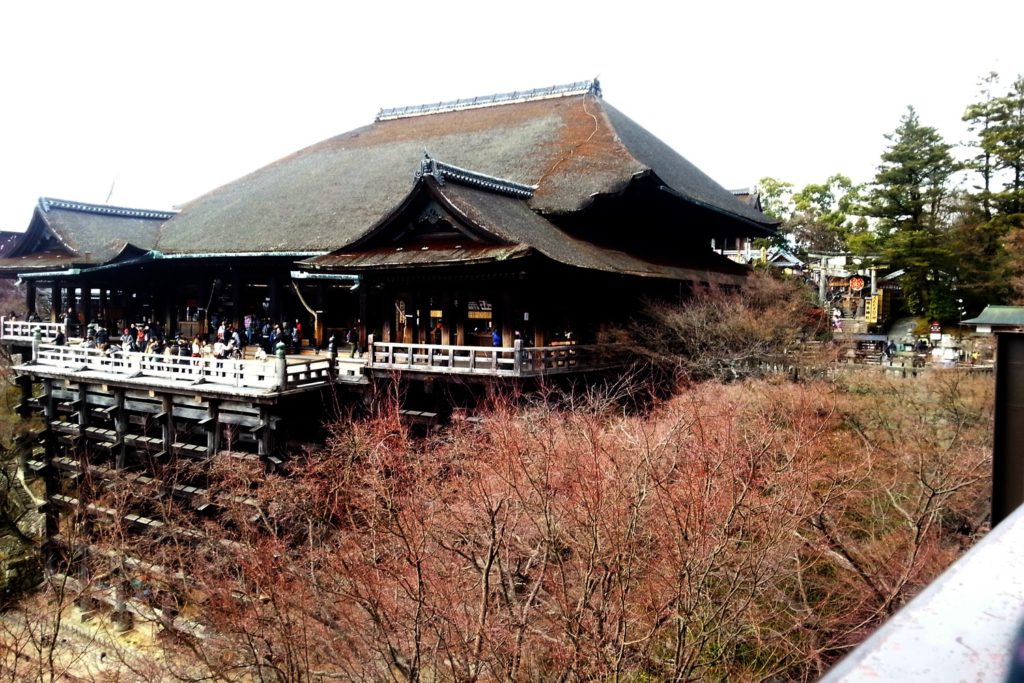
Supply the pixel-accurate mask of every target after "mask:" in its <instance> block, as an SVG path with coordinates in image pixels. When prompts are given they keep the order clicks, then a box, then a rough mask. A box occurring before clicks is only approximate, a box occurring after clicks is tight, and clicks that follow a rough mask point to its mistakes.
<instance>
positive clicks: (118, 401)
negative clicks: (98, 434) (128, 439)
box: [114, 389, 128, 470]
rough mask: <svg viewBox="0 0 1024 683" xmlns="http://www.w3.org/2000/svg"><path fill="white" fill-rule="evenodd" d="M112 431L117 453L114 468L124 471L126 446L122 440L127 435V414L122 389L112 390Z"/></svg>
mask: <svg viewBox="0 0 1024 683" xmlns="http://www.w3.org/2000/svg"><path fill="white" fill-rule="evenodd" d="M114 431H116V432H117V453H116V455H115V459H114V467H115V468H117V469H119V470H120V469H124V466H125V455H126V451H127V448H128V447H127V446H126V445H125V443H124V438H125V436H126V435H127V434H128V413H127V412H126V411H125V409H124V389H115V390H114Z"/></svg>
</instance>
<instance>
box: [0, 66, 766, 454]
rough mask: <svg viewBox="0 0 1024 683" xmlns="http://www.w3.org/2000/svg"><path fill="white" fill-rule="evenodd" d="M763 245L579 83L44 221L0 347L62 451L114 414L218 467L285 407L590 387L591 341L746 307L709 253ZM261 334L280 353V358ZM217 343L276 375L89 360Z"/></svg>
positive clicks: (438, 110)
mask: <svg viewBox="0 0 1024 683" xmlns="http://www.w3.org/2000/svg"><path fill="white" fill-rule="evenodd" d="M775 225H776V221H774V220H773V219H770V218H768V217H766V216H765V215H764V214H762V213H761V212H760V210H759V209H758V207H757V205H756V202H750V201H743V199H742V198H738V197H737V196H736V195H734V194H733V193H732V192H730V191H728V190H726V189H724V188H722V187H721V186H720V185H718V184H717V183H716V182H714V181H713V180H712V179H711V178H709V177H708V176H707V175H705V174H704V173H702V172H701V171H700V170H699V169H697V168H696V167H695V166H694V165H693V164H691V163H690V162H688V161H687V160H686V159H684V158H683V157H682V156H681V155H679V154H678V153H677V152H675V151H674V150H672V149H671V148H670V147H668V146H667V145H666V144H665V143H663V142H661V141H660V140H658V139H657V138H656V137H654V136H653V135H652V134H650V133H649V132H648V131H646V130H644V129H643V128H642V127H640V126H639V125H638V124H636V123H634V122H633V121H632V120H631V119H629V118H628V117H626V116H625V115H624V114H622V113H621V112H619V111H618V110H617V109H615V108H614V107H612V106H611V105H610V104H608V103H607V102H605V101H604V99H603V98H602V94H601V90H600V87H599V85H598V83H597V81H596V80H595V81H584V82H580V83H572V84H568V85H565V86H556V87H550V88H541V89H536V90H529V91H523V92H514V93H505V94H501V95H492V96H487V97H477V98H472V99H467V100H456V101H451V102H442V103H438V104H433V105H424V106H414V107H402V108H396V109H384V110H381V111H380V112H379V114H378V115H377V117H376V120H375V121H374V122H373V123H372V124H370V125H368V126H366V127H363V128H360V129H357V130H354V131H350V132H348V133H344V134H342V135H339V136H337V137H334V138H331V139H329V140H325V141H323V142H320V143H318V144H315V145H312V146H311V147H308V148H306V149H303V150H300V151H298V152H296V153H294V154H292V155H291V156H288V157H285V158H284V159H281V160H279V161H277V162H275V163H272V164H270V165H268V166H266V167H264V168H261V169H259V170H256V171H254V172H253V173H251V174H249V175H247V176H245V177H243V178H240V179H238V180H236V181H233V182H231V183H228V184H227V185H225V186H223V187H220V188H217V189H215V190H213V191H211V192H209V193H208V194H206V195H203V196H201V197H199V198H197V199H195V200H193V201H191V202H189V203H187V204H185V205H184V206H182V207H181V208H180V209H179V210H177V211H173V212H163V211H150V210H144V209H134V208H125V207H115V206H105V205H96V204H88V203H83V202H74V201H65V200H59V199H52V198H41V199H40V200H39V202H38V204H37V206H36V207H35V210H34V213H33V216H32V220H31V222H30V224H29V227H28V230H27V231H26V232H25V233H24V234H23V235H21V236H20V237H13V236H12V237H8V238H7V239H6V241H5V242H4V245H3V246H4V248H3V250H2V252H0V276H3V277H8V278H19V279H20V280H21V281H22V282H24V283H25V286H26V292H27V299H26V305H27V308H28V311H29V319H28V320H10V319H5V320H4V321H3V328H2V334H3V337H2V341H3V342H4V343H6V344H8V345H11V346H13V347H15V350H19V351H21V353H22V357H23V358H24V359H25V363H24V364H22V365H20V366H19V367H18V368H17V370H16V371H17V373H18V374H19V377H20V378H21V379H20V381H22V383H23V385H24V387H23V390H24V395H25V401H24V402H23V406H22V408H23V410H30V409H32V407H33V406H34V408H35V409H37V410H42V411H43V412H44V413H46V414H47V416H48V419H49V421H50V423H51V424H53V423H57V422H61V421H66V417H67V416H65V418H61V417H60V416H59V415H58V414H59V413H60V410H61V406H65V407H66V408H68V410H69V412H70V413H72V414H73V415H74V416H75V420H77V421H76V422H74V423H73V424H72V425H70V426H69V425H64V426H61V427H60V428H61V429H64V430H65V431H68V432H74V436H75V438H79V437H84V436H87V435H88V434H91V433H93V432H90V431H88V430H89V429H90V428H91V427H92V426H93V425H92V422H91V420H93V419H98V420H100V421H103V420H106V421H110V422H117V423H118V424H119V425H120V426H119V427H117V428H116V429H107V428H106V427H103V428H101V429H100V431H101V432H102V433H101V434H99V436H97V437H96V439H95V440H97V441H100V442H101V443H103V444H108V445H110V444H113V447H114V448H116V449H123V448H125V447H126V445H127V443H128V442H127V441H126V438H127V436H128V433H127V430H128V429H129V427H128V425H129V424H131V423H132V420H131V419H129V418H130V417H131V415H128V414H125V415H121V418H122V419H120V421H118V415H119V414H120V413H119V411H121V410H122V409H123V410H127V411H128V413H131V411H132V410H135V411H136V412H141V413H143V414H145V415H148V416H150V417H152V416H159V417H160V419H161V420H163V422H162V423H161V424H162V427H161V428H162V429H163V431H162V432H161V434H160V437H159V438H157V437H156V436H150V437H148V438H152V439H154V440H153V441H152V442H148V441H147V442H145V443H146V444H148V445H147V446H146V447H147V448H150V447H152V448H150V450H153V449H155V450H156V451H158V452H167V453H173V452H175V450H177V451H181V450H182V449H183V448H184V446H185V445H186V444H191V445H193V446H195V447H196V448H197V449H199V450H202V451H203V452H205V453H206V454H208V455H212V454H213V453H215V452H217V450H218V449H220V448H221V444H222V442H223V439H221V438H219V437H217V438H215V436H216V435H217V434H218V433H221V430H222V428H223V427H224V426H225V425H234V427H235V428H240V427H241V428H244V430H243V435H245V436H246V438H244V439H241V441H242V442H245V441H248V442H251V443H253V444H255V446H254V447H253V450H254V451H255V452H256V453H258V455H259V456H261V457H264V456H269V455H270V454H271V453H272V452H273V451H274V450H275V449H276V448H277V447H278V446H276V445H275V441H274V439H271V438H269V436H268V434H269V433H270V432H279V431H280V430H282V429H283V426H282V425H284V424H285V423H286V422H287V420H285V419H284V416H285V415H287V414H289V413H294V412H295V411H294V410H289V409H287V408H286V407H283V406H286V404H288V403H289V402H290V401H291V402H295V401H296V399H294V396H296V395H298V394H302V393H305V392H311V391H318V390H321V389H322V388H323V387H325V386H328V385H336V384H339V383H341V384H346V385H349V386H352V387H355V386H359V385H368V384H370V383H371V382H372V381H373V378H374V376H377V375H387V376H391V375H393V374H394V373H395V372H396V371H401V372H402V373H404V374H405V375H406V376H408V377H420V378H424V379H429V380H434V379H438V378H444V377H448V378H460V379H462V378H476V379H479V380H481V381H486V379H487V378H489V377H537V376H544V375H547V374H554V373H575V372H585V371H587V370H590V369H593V368H595V367H604V366H607V365H608V363H609V358H608V355H607V354H603V353H601V349H602V346H603V343H604V342H605V340H606V338H607V335H606V332H607V331H608V330H609V329H611V328H613V327H615V326H616V325H620V324H622V323H625V322H627V321H628V320H629V318H630V317H631V316H632V315H635V313H636V311H637V310H638V307H639V306H640V304H641V301H642V300H644V299H648V298H658V297H670V298H679V297H685V296H686V294H687V292H688V291H690V289H691V288H693V287H699V286H705V285H721V286H734V285H738V284H740V283H741V282H742V281H743V278H744V276H745V273H746V272H747V270H746V266H744V265H742V264H737V263H735V262H733V261H731V260H729V259H728V258H726V257H724V256H722V255H721V254H719V253H717V252H716V251H715V249H714V248H713V246H712V245H713V244H714V243H718V244H721V243H723V242H724V241H727V240H732V241H736V240H743V239H748V238H757V237H764V236H769V235H771V234H773V232H774V229H775ZM272 324H280V325H281V326H282V330H290V332H288V333H287V336H285V337H284V339H286V340H287V341H289V342H293V341H294V343H293V344H290V345H289V348H288V349H287V352H286V353H285V352H282V353H281V354H280V356H281V357H279V358H278V357H275V351H276V350H278V349H276V348H271V347H270V346H269V345H268V344H267V338H266V337H267V335H266V331H267V330H268V329H269V328H270V326H271V325H272ZM222 326H227V328H228V329H230V328H234V329H235V330H238V331H240V332H242V333H243V334H242V337H243V338H244V339H245V340H246V341H248V342H250V344H249V347H248V348H249V349H250V351H251V349H253V348H256V347H257V346H258V345H260V344H263V345H264V347H265V351H267V352H269V356H270V357H269V358H266V359H264V358H262V357H260V358H255V357H253V356H254V355H255V354H252V353H251V352H250V353H249V354H246V355H245V356H243V357H241V358H232V359H224V358H207V357H204V356H203V355H202V354H200V355H199V356H194V355H192V354H191V353H188V354H186V353H184V352H182V356H187V358H182V357H179V356H177V355H175V357H173V358H171V359H168V358H167V355H166V354H164V355H160V356H157V355H156V354H152V353H149V354H147V353H144V352H141V351H139V352H133V351H128V350H123V349H119V348H114V349H113V350H112V349H111V348H106V349H104V348H93V345H92V344H89V343H83V340H86V339H89V337H90V335H91V334H94V333H96V332H97V331H99V330H103V336H104V337H105V338H106V339H109V342H111V344H110V345H111V346H115V347H116V344H113V342H115V341H116V339H117V338H118V337H119V335H120V334H121V333H122V331H123V330H124V329H125V328H129V327H131V328H133V330H143V329H145V330H147V334H152V335H154V336H159V337H160V338H161V339H164V340H170V339H179V338H180V339H182V340H183V341H182V342H181V348H182V349H183V348H185V345H186V343H188V342H190V341H191V340H194V339H195V338H196V337H199V338H200V339H212V335H214V334H215V333H216V332H217V330H218V329H219V328H221V327H222ZM298 329H301V330H302V331H301V333H298V332H297V330H298ZM275 334H276V338H277V339H281V338H282V333H275ZM54 342H59V343H56V344H55V343H54ZM99 346H101V347H102V346H105V344H99ZM282 347H283V345H282ZM189 351H191V347H189ZM39 382H45V383H47V386H48V388H47V389H46V391H45V392H44V395H45V396H47V397H48V400H50V403H47V402H46V401H42V402H40V400H39V398H38V396H36V394H38V391H34V390H33V389H32V385H33V383H39ZM83 387H85V388H83ZM119 392H120V393H119ZM168 397H170V398H168ZM54 400H56V403H53V401H54ZM83 405H85V406H89V407H90V410H83V409H81V407H82V406H83ZM112 406H114V407H112ZM118 406H120V407H118ZM125 406H127V408H125ZM71 408H74V410H71ZM97 413H98V414H97ZM176 416H177V417H179V418H180V419H178V420H177V421H175V418H176ZM136 417H137V416H136ZM135 421H136V422H139V423H140V424H142V425H143V426H144V427H146V429H155V428H154V427H153V424H154V423H153V421H152V420H149V419H145V420H143V419H136V420H135ZM158 422H159V420H158ZM198 423H201V424H198ZM197 425H198V426H197ZM93 431H95V430H93ZM179 431H180V432H181V434H178V432H179ZM196 435H198V436H196ZM136 436H140V437H141V436H145V435H144V434H141V433H140V434H137V435H136ZM179 437H180V438H179ZM200 437H202V438H200ZM237 437H238V430H237V429H235V430H234V432H233V433H232V439H234V440H235V441H238V438H237ZM85 441H86V442H88V441H89V439H85ZM280 442H281V440H280V439H278V440H277V443H278V444H279V443H280ZM138 443H142V442H139V441H138V440H136V441H135V444H138ZM175 444H179V446H176V445H175ZM256 446H258V448H256Z"/></svg>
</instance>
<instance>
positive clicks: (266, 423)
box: [256, 406, 273, 458]
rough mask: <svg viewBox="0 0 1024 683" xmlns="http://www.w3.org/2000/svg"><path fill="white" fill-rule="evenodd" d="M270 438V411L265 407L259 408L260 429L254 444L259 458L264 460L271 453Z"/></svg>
mask: <svg viewBox="0 0 1024 683" xmlns="http://www.w3.org/2000/svg"><path fill="white" fill-rule="evenodd" d="M272 445H273V444H272V442H271V437H270V411H269V410H267V407H266V406H260V428H259V440H258V441H257V442H256V453H257V454H258V455H259V456H260V458H266V457H268V456H269V455H270V453H271V447H272Z"/></svg>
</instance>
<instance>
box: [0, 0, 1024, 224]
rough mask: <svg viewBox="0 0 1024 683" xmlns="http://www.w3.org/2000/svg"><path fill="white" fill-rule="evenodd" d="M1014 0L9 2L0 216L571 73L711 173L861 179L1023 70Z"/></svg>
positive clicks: (285, 148)
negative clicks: (891, 151)
mask: <svg viewBox="0 0 1024 683" xmlns="http://www.w3.org/2000/svg"><path fill="white" fill-rule="evenodd" d="M1022 26H1024V2H1021V1H1020V0H1016V1H1011V0H1006V1H1003V0H975V2H972V3H961V2H951V1H950V2H943V1H942V0H939V1H937V2H936V1H934V0H933V1H931V2H909V1H901V0H887V1H885V2H875V1H870V0H869V1H865V0H859V1H857V2H820V1H817V2H764V1H763V0H762V1H760V2H744V1H740V0H730V1H729V2H705V3H701V4H699V5H698V4H692V3H685V2H666V3H654V2H622V1H619V2H614V3H602V2H597V1H590V2H563V1H561V0H545V1H543V2H533V1H529V0H518V1H516V2H502V3H498V2H485V1H482V0H477V1H476V2H458V1H455V0H420V1H418V2H410V3H386V2H378V3H372V2H358V3H356V2H351V3H350V2H300V1H298V0H291V1H290V2H279V3H261V2H254V1H252V0H249V1H247V2H227V1H222V2H218V1H214V0H204V1H203V2H191V1H188V0H177V1H176V2H163V3H151V2H139V1H138V0H132V1H131V2H102V1H94V2H81V1H80V0H79V1H75V2H48V1H46V0H32V2H5V3H3V4H2V6H0V94H2V96H3V105H2V108H0V229H6V230H23V229H24V228H25V227H27V224H28V220H29V218H30V217H31V214H32V209H33V206H34V204H35V201H36V199H37V198H38V197H39V196H50V197H57V198H61V199H72V200H79V201H86V202H100V203H102V202H104V201H106V200H107V196H108V193H110V190H111V187H113V192H112V194H111V195H110V203H112V204H118V205H122V206H133V207H143V208H155V209H163V208H169V207H172V206H174V205H178V204H182V203H184V202H187V201H188V200H190V199H193V198H195V197H197V196H199V195H201V194H203V193H205V192H207V191H209V190H211V189H213V188H215V187H217V186H219V185H222V184H224V183H226V182H228V181H230V180H232V179H234V178H237V177H239V176H241V175H244V174H245V173H248V172H249V171H251V170H254V169H256V168H258V167H260V166H262V165H264V164H266V163H269V162H271V161H273V160H275V159H278V158H280V157H282V156H284V155H286V154H288V153H290V152H293V151H295V150H297V149H300V148H302V147H304V146H306V145H309V144H312V143H314V142H317V141H319V140H322V139H324V138H327V137H330V136H332V135H336V134H338V133H342V132H345V131H347V130H350V129H352V128H356V127H359V126H362V125H366V124H368V123H370V122H372V120H373V117H374V116H375V114H376V113H377V110H378V109H379V108H380V107H383V106H397V105H405V104H418V103H423V102H434V101H438V100H444V99H453V98H457V97H468V96H473V95H482V94H488V93H495V92H504V91H508V90H516V89H525V88H531V87H539V86H544V85H552V84H556V83H564V82H572V81H577V80H583V79H588V78H591V77H593V76H597V75H599V76H600V78H601V84H602V87H603V89H604V96H605V99H606V100H607V101H608V102H610V103H611V104H613V105H614V106H615V107H617V108H618V109H619V110H621V111H623V112H624V113H625V114H627V115H628V116H630V117H631V118H633V119H634V120H636V121H637V122H638V123H640V124H641V125H643V126H644V127H646V128H647V129H648V130H650V131H652V132H653V133H655V134H656V135H658V136H659V137H661V138H662V139H663V140H665V141H666V142H667V143H669V144H670V145H672V146H673V147H674V148H675V149H676V150H678V151H679V152H680V153H681V154H683V156H685V157H687V158H688V159H690V161H692V162H694V163H695V164H696V165H697V166H699V167H700V168H702V169H703V170H704V171H705V172H707V173H708V174H709V175H711V176H712V177H713V178H715V179H716V180H718V181H719V182H720V183H721V184H723V185H725V186H726V187H729V188H736V187H744V186H749V185H753V184H754V183H756V181H757V180H758V179H759V178H761V177H763V176H766V175H770V176H774V177H776V178H780V179H783V180H789V181H791V182H794V183H797V184H804V183H808V182H814V181H818V180H823V179H824V178H825V177H827V176H828V175H830V174H831V173H835V172H843V173H846V174H847V175H850V176H852V177H853V178H854V180H858V181H865V180H868V179H870V178H871V176H872V174H873V171H874V168H875V166H876V165H877V163H878V157H879V154H880V153H881V152H882V150H883V149H884V146H885V139H884V137H883V135H884V134H885V133H886V132H890V131H892V130H893V129H894V128H895V127H896V125H897V124H898V122H899V118H900V116H901V115H902V114H903V112H904V111H905V109H906V106H907V105H908V104H912V105H914V106H915V107H916V108H917V109H918V111H919V113H920V117H921V120H922V122H923V123H925V124H926V125H932V126H936V127H937V128H938V129H939V130H940V132H941V133H942V134H943V135H945V136H946V138H947V140H948V141H950V142H959V141H962V140H965V139H966V137H967V133H966V131H965V129H964V128H963V125H962V124H961V123H960V117H961V115H962V113H963V110H964V108H965V107H966V105H967V104H968V103H970V102H971V101H973V100H974V99H975V98H976V93H977V91H978V87H977V82H978V80H979V78H980V77H981V76H982V75H984V74H986V73H988V72H989V71H992V70H995V71H998V72H999V73H1000V74H1001V75H1002V76H1003V79H1004V82H1005V83H1007V84H1008V83H1009V81H1010V80H1012V78H1013V77H1014V76H1016V75H1017V74H1019V73H1024V42H1022V39H1021V30H1022Z"/></svg>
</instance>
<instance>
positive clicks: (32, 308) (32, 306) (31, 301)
mask: <svg viewBox="0 0 1024 683" xmlns="http://www.w3.org/2000/svg"><path fill="white" fill-rule="evenodd" d="M25 311H26V312H27V313H28V314H29V315H32V314H33V313H35V312H36V281H35V280H27V281H26V283H25Z"/></svg>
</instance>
